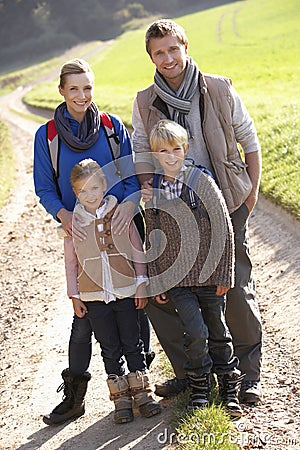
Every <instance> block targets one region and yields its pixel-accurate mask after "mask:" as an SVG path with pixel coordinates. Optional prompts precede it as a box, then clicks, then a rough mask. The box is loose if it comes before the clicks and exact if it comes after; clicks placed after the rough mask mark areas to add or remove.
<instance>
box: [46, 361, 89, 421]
mask: <svg viewBox="0 0 300 450" xmlns="http://www.w3.org/2000/svg"><path fill="white" fill-rule="evenodd" d="M61 376H62V378H63V380H64V381H63V383H62V384H61V385H60V386H59V387H58V389H57V392H60V391H61V390H62V389H63V390H64V397H63V401H62V402H61V403H60V404H59V405H57V406H56V408H54V409H53V411H52V412H51V413H50V414H46V415H45V416H44V417H43V421H44V423H46V424H47V425H60V424H61V423H63V422H65V421H66V420H69V419H75V418H77V417H80V416H82V415H83V414H84V413H85V405H84V397H85V394H86V390H87V384H88V382H89V381H90V379H91V374H90V373H89V372H84V374H82V375H76V376H72V375H70V371H69V369H65V370H63V371H62V373H61Z"/></svg>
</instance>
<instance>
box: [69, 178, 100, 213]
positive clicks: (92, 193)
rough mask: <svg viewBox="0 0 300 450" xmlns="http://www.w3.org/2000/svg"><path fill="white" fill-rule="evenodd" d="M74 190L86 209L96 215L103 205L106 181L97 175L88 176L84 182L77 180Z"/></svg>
mask: <svg viewBox="0 0 300 450" xmlns="http://www.w3.org/2000/svg"><path fill="white" fill-rule="evenodd" d="M73 189H74V193H75V195H76V197H77V198H78V200H79V201H80V203H81V204H82V205H83V206H84V207H85V209H86V210H87V211H88V212H90V213H92V214H94V215H95V214H96V210H97V209H98V208H99V207H100V206H101V204H102V203H103V196H104V193H105V190H106V182H105V180H104V179H103V178H101V177H99V176H97V175H92V176H87V177H85V178H83V179H82V180H77V181H76V183H75V184H74V187H73Z"/></svg>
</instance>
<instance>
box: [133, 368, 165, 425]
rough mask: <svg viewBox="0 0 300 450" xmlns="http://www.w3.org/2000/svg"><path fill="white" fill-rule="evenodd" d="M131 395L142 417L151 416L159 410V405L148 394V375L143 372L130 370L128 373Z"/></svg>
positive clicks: (149, 388) (149, 390)
mask: <svg viewBox="0 0 300 450" xmlns="http://www.w3.org/2000/svg"><path fill="white" fill-rule="evenodd" d="M127 377H128V382H129V386H130V392H131V395H132V396H133V398H134V401H135V404H136V406H138V408H139V411H140V413H141V415H142V416H144V417H152V416H155V415H156V414H159V413H160V412H161V407H160V404H159V403H158V402H156V401H155V400H154V399H153V398H152V397H151V395H150V392H152V389H151V387H150V381H149V376H148V374H146V373H145V372H140V371H138V370H137V371H136V372H130V373H129V374H128V375H127Z"/></svg>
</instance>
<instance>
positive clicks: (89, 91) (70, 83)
mask: <svg viewBox="0 0 300 450" xmlns="http://www.w3.org/2000/svg"><path fill="white" fill-rule="evenodd" d="M93 89H94V76H93V74H92V73H90V72H86V73H78V74H70V75H67V76H66V81H65V84H64V86H63V87H62V86H59V92H60V94H61V95H62V96H63V97H64V99H65V102H66V104H67V110H68V112H69V114H71V116H72V117H73V118H74V119H75V120H77V122H82V120H83V118H84V116H85V113H86V110H87V109H88V107H89V106H90V104H91V103H92V101H93Z"/></svg>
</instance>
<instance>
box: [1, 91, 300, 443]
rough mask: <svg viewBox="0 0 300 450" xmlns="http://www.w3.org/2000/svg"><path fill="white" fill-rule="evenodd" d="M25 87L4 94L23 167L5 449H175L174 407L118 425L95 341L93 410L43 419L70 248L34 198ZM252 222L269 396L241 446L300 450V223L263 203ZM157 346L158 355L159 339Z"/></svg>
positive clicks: (9, 227) (4, 233)
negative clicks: (167, 439)
mask: <svg viewBox="0 0 300 450" xmlns="http://www.w3.org/2000/svg"><path fill="white" fill-rule="evenodd" d="M19 91H20V92H19ZM19 91H17V92H14V93H13V94H11V96H6V99H4V100H3V98H0V106H1V114H2V117H1V118H2V120H5V121H6V122H7V124H8V125H9V127H10V131H11V139H12V142H13V145H14V148H15V150H16V153H17V154H18V160H19V161H20V168H19V171H18V178H17V181H16V187H17V188H18V189H17V190H16V191H13V193H12V195H11V197H10V201H9V203H8V205H7V206H6V207H4V208H2V209H1V210H0V240H1V256H0V258H1V263H2V264H0V273H1V278H0V280H1V291H0V295H1V297H0V301H1V309H0V321H1V332H0V333H1V334H0V342H1V358H0V393H1V410H0V412H1V414H0V429H1V435H0V448H1V449H3V450H4V449H7V450H17V449H18V450H21V449H22V450H25V449H26V450H27V449H43V450H45V449H47V450H54V449H76V450H81V449H82V450H83V449H84V450H96V449H105V450H116V449H122V450H127V449H133V448H134V449H135V450H153V449H162V448H164V449H169V448H171V447H170V446H169V445H168V443H162V441H163V440H162V439H161V440H160V443H159V442H158V437H159V434H160V433H165V430H168V431H167V435H168V436H170V426H169V420H170V414H171V409H172V401H165V400H163V401H162V402H161V404H162V406H163V412H162V415H161V416H156V417H154V418H152V419H147V420H146V419H143V418H141V417H139V416H137V417H136V418H135V421H134V423H132V424H128V425H124V426H120V427H117V426H115V425H114V424H113V421H112V404H111V402H110V401H109V398H108V392H107V387H106V383H105V378H106V377H105V373H104V369H103V364H102V362H101V360H100V354H99V349H98V346H97V345H96V344H95V345H94V346H93V358H92V363H91V368H90V369H91V372H92V374H93V377H92V380H91V382H90V384H89V389H88V393H87V407H86V414H85V415H84V416H83V417H81V418H80V419H79V420H77V421H75V422H72V423H70V424H68V425H66V426H60V427H57V428H51V427H47V426H45V425H44V424H43V422H42V421H41V416H42V415H43V414H44V413H45V412H49V411H50V410H51V409H52V407H53V406H54V405H55V404H56V403H57V402H59V401H60V400H61V395H60V394H55V390H56V388H57V386H58V385H59V384H60V383H61V377H60V372H61V371H62V370H63V369H64V368H65V367H66V365H67V343H68V336H69V330H70V325H71V317H72V311H71V305H70V303H69V301H68V299H67V298H66V293H65V277H64V268H63V261H62V243H61V241H60V240H59V239H58V238H57V236H56V227H55V223H54V221H53V220H52V219H51V218H50V217H49V216H48V215H47V214H46V213H45V211H44V210H43V208H42V207H41V206H40V205H39V204H38V201H37V199H36V197H35V195H34V189H33V183H32V146H33V136H34V133H35V130H36V129H37V127H38V125H37V124H36V123H34V122H31V121H29V120H26V119H24V118H22V117H19V116H17V115H15V114H13V113H12V112H11V111H9V110H8V109H6V108H4V107H3V105H4V103H3V102H6V105H8V104H10V105H11V101H12V100H13V99H14V101H17V99H18V101H19V99H20V96H21V94H22V92H21V90H19ZM19 94H20V95H19ZM8 99H9V101H8ZM15 106H16V105H15ZM16 123H17V126H16ZM12 125H13V126H12ZM250 225H251V226H250V230H251V249H252V254H253V260H254V273H255V276H256V279H257V284H258V295H259V301H260V306H261V311H262V315H263V322H264V364H263V379H262V381H263V387H264V393H265V400H264V403H263V404H262V405H261V406H258V407H256V408H252V409H251V408H245V413H246V414H245V416H244V417H243V418H242V419H241V420H240V421H238V422H237V426H238V427H239V430H240V431H241V432H242V434H241V437H240V439H241V443H242V444H243V445H242V448H245V449H250V448H262V446H264V448H266V449H267V450H268V449H274V450H275V449H276V450H281V449H282V450H283V449H284V450H286V449H291V450H296V449H299V448H300V441H299V437H298V430H299V429H300V414H299V404H300V401H299V400H300V393H299V386H300V373H299V362H300V304H299V294H298V293H299V288H300V281H299V280H300V264H299V263H300V249H299V236H300V225H299V223H298V222H296V221H295V220H293V219H292V218H291V217H290V216H289V215H288V214H286V213H285V212H284V211H282V210H281V209H280V208H277V207H275V206H274V205H272V204H270V203H269V202H268V201H266V200H265V199H264V198H263V197H260V199H259V202H258V205H257V207H256V209H255V211H254V213H253V215H252V217H251V224H250ZM153 341H154V345H155V348H156V350H157V351H158V352H159V351H160V347H159V346H158V344H157V341H156V340H155V337H154V339H153ZM152 375H153V378H154V380H158V379H159V378H160V374H159V372H158V369H157V365H156V364H155V363H154V365H153V374H152ZM160 436H162V435H160ZM171 440H172V439H171ZM296 440H298V441H297V442H296ZM254 444H255V445H254Z"/></svg>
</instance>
